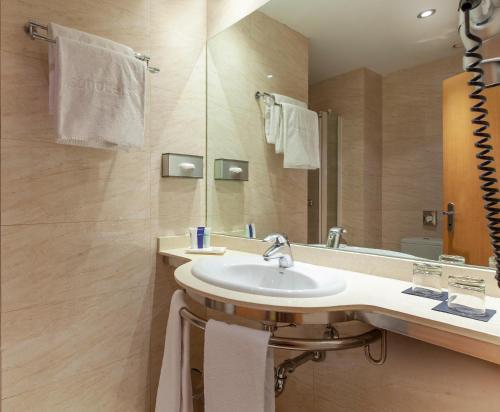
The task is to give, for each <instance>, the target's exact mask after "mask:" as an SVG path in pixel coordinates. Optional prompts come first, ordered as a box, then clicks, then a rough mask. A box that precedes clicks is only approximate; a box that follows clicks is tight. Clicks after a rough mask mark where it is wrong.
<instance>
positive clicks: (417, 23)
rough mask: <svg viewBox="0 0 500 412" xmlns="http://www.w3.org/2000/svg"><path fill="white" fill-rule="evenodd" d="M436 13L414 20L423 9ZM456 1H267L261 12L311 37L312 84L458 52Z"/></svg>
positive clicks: (406, 65) (392, 70)
mask: <svg viewBox="0 0 500 412" xmlns="http://www.w3.org/2000/svg"><path fill="white" fill-rule="evenodd" d="M430 8H433V9H436V10H437V11H436V14H434V15H433V16H431V17H428V18H426V19H417V14H418V13H420V12H421V11H423V10H426V9H430ZM457 9H458V0H271V1H269V3H267V4H265V5H264V6H263V7H261V8H260V9H259V10H260V11H261V12H263V13H265V14H267V15H268V16H270V17H272V18H274V19H275V20H278V21H280V22H282V23H284V24H286V25H287V26H289V27H290V28H292V29H294V30H296V31H298V32H300V33H302V34H303V35H304V36H306V37H307V38H308V39H309V42H310V50H309V58H310V62H309V79H310V82H311V83H316V82H318V81H321V80H324V79H327V78H329V77H331V76H334V75H337V74H340V73H346V72H348V71H351V70H354V69H358V68H360V67H367V68H369V69H371V70H374V71H375V72H377V73H380V74H382V75H386V74H388V73H391V72H394V71H396V70H399V69H403V68H405V67H412V66H416V65H419V64H423V63H426V62H430V61H433V60H437V59H439V58H441V57H445V56H449V55H452V54H455V53H458V50H457V49H453V48H452V46H453V44H456V43H458V44H461V43H460V38H459V36H458V34H457V24H458V13H457Z"/></svg>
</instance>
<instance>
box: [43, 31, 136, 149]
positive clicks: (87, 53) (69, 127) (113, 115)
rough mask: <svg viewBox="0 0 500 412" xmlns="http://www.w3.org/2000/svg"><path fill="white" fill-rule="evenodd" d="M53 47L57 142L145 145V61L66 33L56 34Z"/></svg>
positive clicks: (108, 146)
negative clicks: (66, 35)
mask: <svg viewBox="0 0 500 412" xmlns="http://www.w3.org/2000/svg"><path fill="white" fill-rule="evenodd" d="M94 37H95V36H94ZM53 47H55V50H56V51H55V53H54V55H55V57H56V60H55V63H54V67H55V70H54V74H53V77H52V79H53V80H54V81H55V84H53V85H52V87H53V88H54V91H53V100H52V104H53V112H54V114H55V119H56V128H57V135H58V139H57V142H58V143H63V144H70V145H77V146H87V147H95V148H104V149H112V150H116V149H125V150H129V149H133V148H141V147H142V146H143V145H144V100H145V80H146V79H145V77H146V67H145V64H144V62H142V61H140V60H138V59H136V58H135V57H134V55H133V52H132V54H126V53H122V52H117V51H115V50H111V49H110V48H103V47H100V46H95V45H91V44H89V43H88V42H83V43H82V42H80V41H76V40H72V39H69V38H67V37H64V36H58V37H56V43H55V45H53ZM124 47H126V46H124ZM124 50H125V49H124ZM130 50H131V49H130Z"/></svg>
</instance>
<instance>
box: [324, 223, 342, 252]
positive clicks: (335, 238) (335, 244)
mask: <svg viewBox="0 0 500 412" xmlns="http://www.w3.org/2000/svg"><path fill="white" fill-rule="evenodd" d="M344 233H347V230H345V229H344V228H343V227H340V226H338V227H332V228H330V230H329V231H328V237H327V238H326V247H328V248H331V249H338V248H339V246H340V239H341V238H342V235H343V234H344Z"/></svg>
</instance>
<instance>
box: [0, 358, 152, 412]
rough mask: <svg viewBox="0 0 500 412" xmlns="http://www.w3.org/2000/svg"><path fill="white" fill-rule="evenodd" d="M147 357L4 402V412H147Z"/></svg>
mask: <svg viewBox="0 0 500 412" xmlns="http://www.w3.org/2000/svg"><path fill="white" fill-rule="evenodd" d="M148 363H149V359H148V354H147V353H146V352H143V353H138V354H135V355H132V356H130V357H128V358H126V359H123V360H118V361H116V362H112V363H109V364H107V365H105V366H103V367H100V368H97V369H93V370H91V371H88V372H83V373H78V374H77V375H74V376H71V377H69V378H65V379H64V380H60V381H57V382H54V383H49V384H46V385H43V386H41V387H39V388H37V389H34V390H28V391H27V392H23V393H21V394H19V395H16V396H12V397H8V398H5V399H4V400H3V403H2V410H3V411H5V412H27V411H34V410H37V411H72V412H73V411H74V412H88V411H122V412H147V411H149V410H150V409H149V404H150V400H149V388H148V385H147V382H148V381H147V376H148V367H149V366H148Z"/></svg>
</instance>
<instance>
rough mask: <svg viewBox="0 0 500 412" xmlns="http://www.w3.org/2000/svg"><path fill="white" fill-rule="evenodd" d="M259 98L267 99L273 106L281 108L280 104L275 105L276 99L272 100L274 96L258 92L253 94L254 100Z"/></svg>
mask: <svg viewBox="0 0 500 412" xmlns="http://www.w3.org/2000/svg"><path fill="white" fill-rule="evenodd" d="M261 97H269V98H270V99H271V100H272V101H273V104H275V105H276V106H281V104H279V103H276V99H275V98H274V96H273V95H272V94H271V93H267V92H259V91H258V92H256V93H255V98H256V99H260V98H261Z"/></svg>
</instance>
